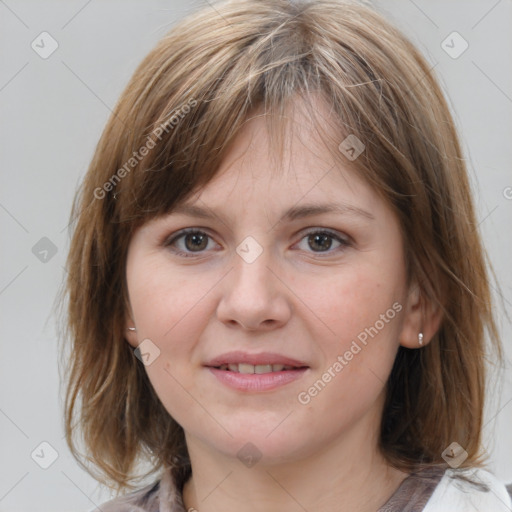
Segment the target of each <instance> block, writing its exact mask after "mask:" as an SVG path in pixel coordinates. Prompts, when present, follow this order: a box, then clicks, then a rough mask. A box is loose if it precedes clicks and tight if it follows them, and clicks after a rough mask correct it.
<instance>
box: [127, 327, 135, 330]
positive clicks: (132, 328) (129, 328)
mask: <svg viewBox="0 0 512 512" xmlns="http://www.w3.org/2000/svg"><path fill="white" fill-rule="evenodd" d="M126 330H127V331H136V330H137V329H135V327H128V329H126Z"/></svg>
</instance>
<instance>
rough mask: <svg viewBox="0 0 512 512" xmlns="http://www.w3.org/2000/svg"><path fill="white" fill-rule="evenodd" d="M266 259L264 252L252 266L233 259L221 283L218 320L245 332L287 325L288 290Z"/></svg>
mask: <svg viewBox="0 0 512 512" xmlns="http://www.w3.org/2000/svg"><path fill="white" fill-rule="evenodd" d="M270 259H271V258H270V257H269V255H268V252H267V251H263V253H262V254H261V255H260V256H259V257H258V258H257V259H256V260H255V261H253V262H252V263H248V262H246V261H244V260H243V259H242V258H239V257H238V256H237V257H235V263H234V268H233V269H232V270H231V272H229V274H228V275H227V276H226V278H225V279H224V280H223V281H222V285H221V287H222V288H221V293H222V296H221V299H220V301H219V304H218V307H217V319H218V320H220V321H221V322H223V323H225V324H226V325H227V326H228V327H231V328H233V327H237V326H239V327H241V328H243V329H245V330H248V331H269V330H273V329H276V328H278V327H282V326H283V325H285V324H286V322H288V320H289V318H290V315H291V310H292V308H291V303H290V294H291V291H290V290H289V289H288V288H287V287H286V285H285V284H284V282H285V279H283V277H284V276H283V277H281V276H279V271H278V270H277V271H276V270H274V269H273V268H271V267H274V268H275V267H276V265H275V264H274V265H273V264H272V262H271V261H270Z"/></svg>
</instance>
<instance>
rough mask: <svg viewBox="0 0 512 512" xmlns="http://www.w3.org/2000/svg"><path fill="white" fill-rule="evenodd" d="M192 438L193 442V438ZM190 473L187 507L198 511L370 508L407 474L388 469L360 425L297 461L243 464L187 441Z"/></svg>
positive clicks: (319, 511) (363, 511) (361, 511)
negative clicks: (246, 465) (348, 433)
mask: <svg viewBox="0 0 512 512" xmlns="http://www.w3.org/2000/svg"><path fill="white" fill-rule="evenodd" d="M194 441H195V442H194ZM187 442H188V445H189V453H190V459H191V463H192V477H191V478H190V479H189V480H188V482H187V483H186V484H185V486H184V489H183V499H184V504H185V506H186V510H190V509H195V510H197V511H199V512H215V511H220V510H222V511H223V512H234V511H237V512H239V511H240V508H241V505H243V510H244V511H246V512H264V511H265V512H268V511H269V510H279V511H280V512H292V511H293V512H296V511H297V510H300V509H302V510H315V511H316V512H324V511H325V512H327V511H332V510H336V511H337V512H348V511H354V510H358V511H359V512H375V511H376V510H377V509H378V508H379V507H381V506H382V505H384V503H385V502H386V501H387V500H388V499H389V498H390V497H391V495H392V494H393V493H394V491H395V490H396V489H397V488H398V486H399V485H400V483H401V482H402V480H404V478H406V476H407V474H406V473H403V472H401V471H399V470H396V469H394V468H391V467H390V466H389V465H388V464H387V463H386V462H385V459H384V458H383V456H382V455H381V454H380V453H379V451H378V449H377V440H376V436H375V435H371V433H370V432H368V431H366V430H365V429H359V430H357V429H356V430H355V431H354V432H352V433H351V434H350V435H347V436H344V437H343V439H342V440H340V439H336V440H334V441H332V442H331V443H329V444H327V445H324V447H323V449H321V450H316V451H315V453H312V454H310V455H309V456H307V457H302V458H300V459H297V460H293V461H287V462H286V463H283V462H281V463H279V462H276V461H272V462H269V461H265V460H264V459H261V460H260V461H259V462H258V463H257V464H256V465H254V466H252V467H250V468H248V467H245V466H244V465H243V464H241V462H240V461H239V460H238V459H233V458H232V457H226V456H224V455H220V454H219V453H218V452H217V453H212V452H210V451H209V450H208V449H205V446H201V443H200V442H199V441H197V440H187Z"/></svg>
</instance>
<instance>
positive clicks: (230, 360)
mask: <svg viewBox="0 0 512 512" xmlns="http://www.w3.org/2000/svg"><path fill="white" fill-rule="evenodd" d="M205 367H206V368H207V369H208V370H210V372H211V373H212V374H213V375H214V376H215V377H216V378H217V380H218V381H220V382H221V383H222V384H224V385H225V386H227V387H229V388H231V389H235V390H237V391H246V392H247V391H249V392H261V391H270V390H273V389H276V388H278V387H281V386H284V385H285V384H288V383H291V382H293V381H296V380H298V379H300V378H301V377H302V376H303V375H304V374H305V373H306V371H307V370H308V369H309V366H308V365H306V364H305V363H303V362H301V361H298V360H296V359H291V358H289V357H287V356H284V355H281V354H273V353H260V354H249V353H246V352H230V353H228V354H224V355H222V356H219V357H217V358H215V359H212V360H211V361H209V362H208V363H207V364H206V365H205Z"/></svg>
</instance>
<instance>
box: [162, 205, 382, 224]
mask: <svg viewBox="0 0 512 512" xmlns="http://www.w3.org/2000/svg"><path fill="white" fill-rule="evenodd" d="M173 213H177V214H183V215H188V216H190V217H197V218H200V219H215V218H216V217H218V215H217V214H215V213H213V212H212V211H211V210H210V209H208V208H202V207H200V206H195V205H192V204H187V203H184V204H181V205H178V206H176V207H175V208H173V209H172V210H171V211H170V212H169V214H173ZM322 213H339V214H344V215H357V216H360V217H365V218H367V219H370V220H375V217H374V215H372V214H371V213H370V212H367V211H366V210H363V209H362V208H359V207H357V206H353V205H349V204H339V203H306V204H302V205H299V206H297V205H296V206H292V207H291V208H289V209H288V210H286V211H285V212H284V213H283V214H282V215H281V218H280V220H279V222H282V221H294V220H297V219H302V218H305V217H312V216H313V215H320V214H322Z"/></svg>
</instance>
